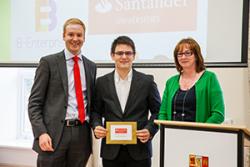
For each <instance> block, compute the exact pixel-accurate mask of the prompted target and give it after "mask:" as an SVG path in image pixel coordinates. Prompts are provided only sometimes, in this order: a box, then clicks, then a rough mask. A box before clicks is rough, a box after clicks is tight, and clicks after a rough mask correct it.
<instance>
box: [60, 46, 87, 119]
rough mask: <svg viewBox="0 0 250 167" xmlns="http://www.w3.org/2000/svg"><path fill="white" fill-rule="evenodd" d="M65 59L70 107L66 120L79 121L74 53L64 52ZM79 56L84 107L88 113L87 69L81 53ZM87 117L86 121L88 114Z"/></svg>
mask: <svg viewBox="0 0 250 167" xmlns="http://www.w3.org/2000/svg"><path fill="white" fill-rule="evenodd" d="M64 54H65V59H66V66H67V75H68V107H67V112H66V118H65V119H66V120H67V119H78V107H77V101H76V92H75V84H74V69H73V67H74V60H73V57H74V56H75V55H73V54H72V53H70V52H69V51H68V50H67V49H65V50H64ZM77 56H78V58H79V59H78V66H79V69H80V75H81V83H82V93H83V99H84V107H85V112H86V111H87V108H86V106H87V96H86V95H87V87H86V77H85V69H84V64H83V59H82V54H81V52H80V53H79V55H77ZM85 115H86V117H85V119H88V116H87V114H86V113H85Z"/></svg>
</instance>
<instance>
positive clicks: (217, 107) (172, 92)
mask: <svg viewBox="0 0 250 167" xmlns="http://www.w3.org/2000/svg"><path fill="white" fill-rule="evenodd" d="M174 60H175V64H176V69H177V71H178V72H179V74H178V75H175V76H172V77H171V78H170V79H168V80H167V82H166V87H165V90H164V94H163V98H162V104H161V108H160V113H159V120H175V121H189V122H205V123H222V122H223V121H224V101H223V95H222V90H221V87H220V84H219V82H218V80H217V78H216V75H215V74H214V73H213V72H210V71H207V70H206V69H205V65H204V60H203V57H202V54H201V49H200V46H199V44H198V43H197V42H196V41H195V40H194V39H192V38H186V39H182V40H181V41H180V42H179V43H178V44H177V45H176V47H175V50H174Z"/></svg>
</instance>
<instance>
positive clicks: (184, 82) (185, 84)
mask: <svg viewBox="0 0 250 167" xmlns="http://www.w3.org/2000/svg"><path fill="white" fill-rule="evenodd" d="M197 76H198V73H195V74H194V75H193V76H192V77H191V78H189V79H187V78H185V79H184V78H183V74H182V75H181V76H180V81H179V83H180V86H181V89H182V90H189V89H190V88H191V87H192V86H193V85H194V84H195V83H196V81H197V80H198V78H199V77H197Z"/></svg>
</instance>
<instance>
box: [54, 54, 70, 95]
mask: <svg viewBox="0 0 250 167" xmlns="http://www.w3.org/2000/svg"><path fill="white" fill-rule="evenodd" d="M57 61H58V68H59V72H60V76H61V80H62V84H63V89H64V93H65V95H66V97H68V74H67V67H66V60H65V55H64V52H63V51H62V52H60V53H59V54H58V56H57Z"/></svg>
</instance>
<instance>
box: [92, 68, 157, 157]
mask: <svg viewBox="0 0 250 167" xmlns="http://www.w3.org/2000/svg"><path fill="white" fill-rule="evenodd" d="M94 103H95V105H94V111H93V113H92V121H93V122H92V124H93V128H95V127H96V126H98V125H101V126H103V124H102V117H104V118H105V122H106V121H136V122H137V129H138V130H139V129H143V128H146V129H148V130H149V132H150V134H151V136H152V137H153V136H154V135H155V133H156V132H157V130H158V126H157V125H155V124H154V123H153V121H154V119H157V117H158V112H159V109H160V103H161V100H160V95H159V92H158V90H157V86H156V84H155V82H154V81H153V77H152V76H150V75H145V74H143V73H140V72H137V71H136V70H133V77H132V82H131V87H130V92H129V96H128V100H127V103H126V106H125V110H124V113H123V112H122V109H121V106H120V102H119V99H118V96H117V93H116V89H115V83H114V71H113V72H111V73H109V74H107V75H104V76H102V77H100V78H98V79H97V82H96V89H95V100H94ZM149 111H150V112H151V116H150V118H148V117H149ZM105 124H106V123H104V126H105ZM127 148H128V152H129V153H130V155H131V156H132V157H133V158H134V159H135V160H143V159H146V158H150V157H151V156H152V145H151V140H149V141H148V142H147V143H145V144H143V143H141V142H140V141H139V140H137V144H136V145H127ZM119 149H120V145H107V144H106V139H105V138H104V139H103V140H102V145H101V157H103V158H104V159H108V160H113V159H115V158H116V156H117V155H118V153H119Z"/></svg>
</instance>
